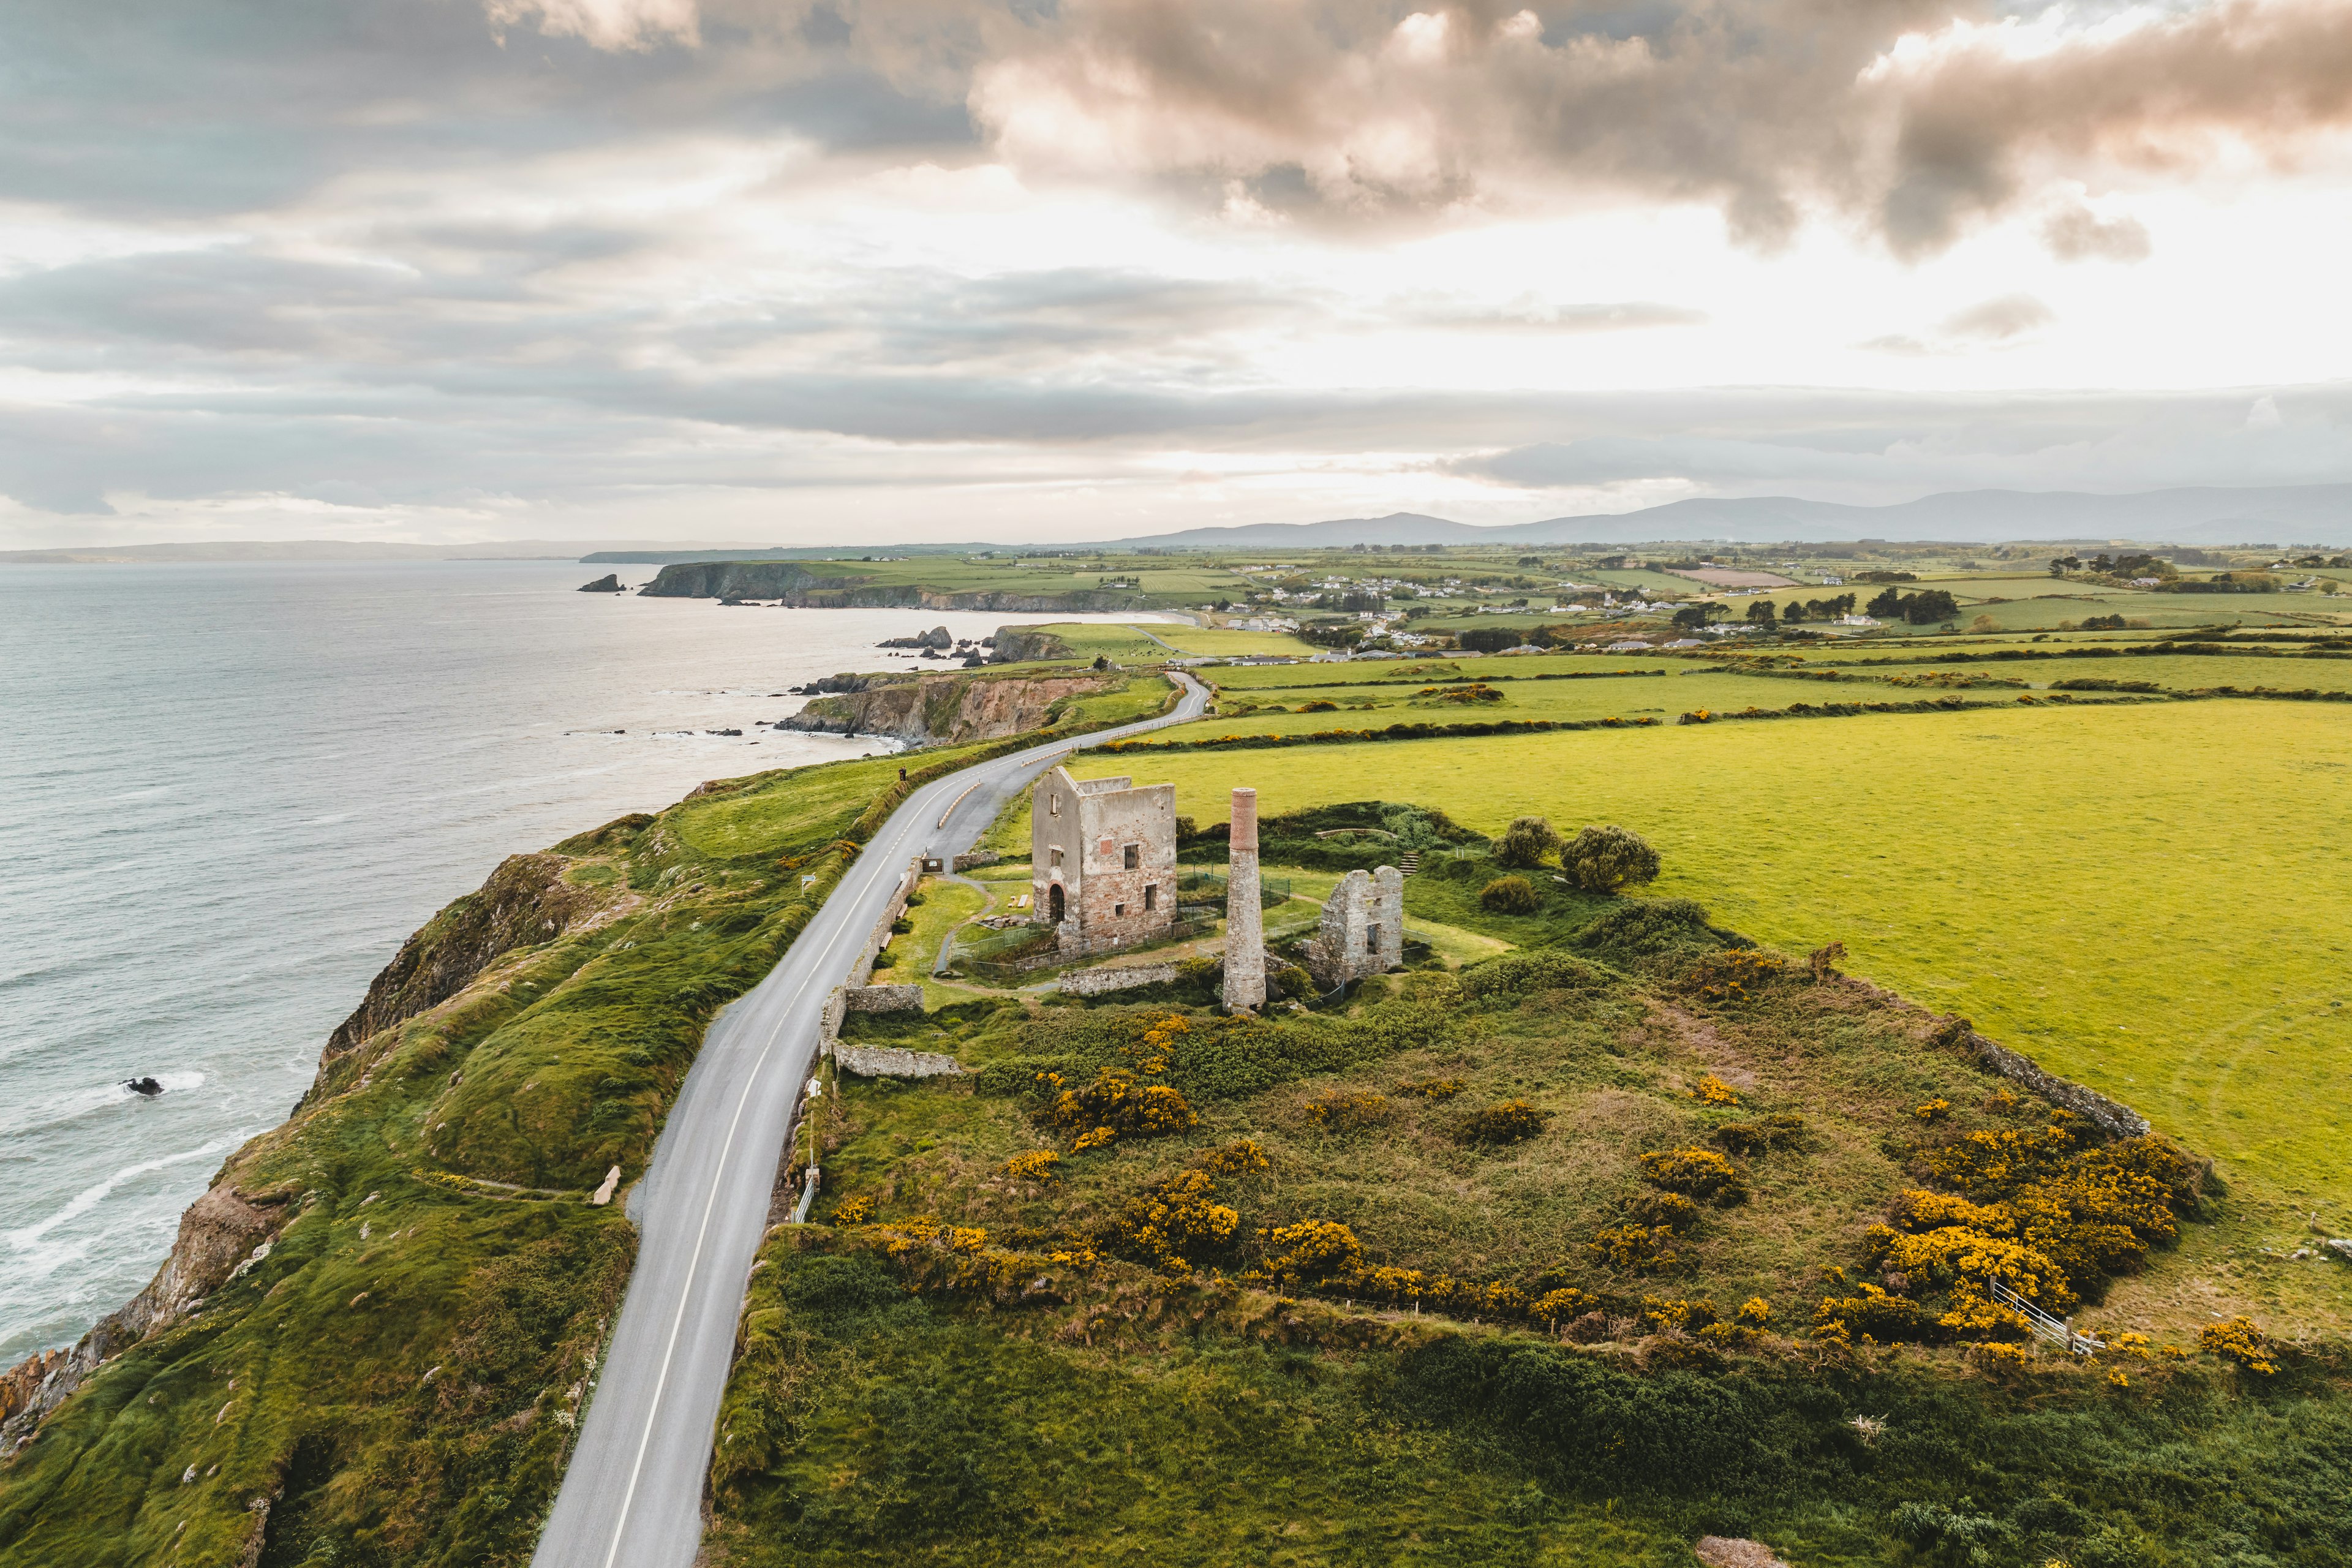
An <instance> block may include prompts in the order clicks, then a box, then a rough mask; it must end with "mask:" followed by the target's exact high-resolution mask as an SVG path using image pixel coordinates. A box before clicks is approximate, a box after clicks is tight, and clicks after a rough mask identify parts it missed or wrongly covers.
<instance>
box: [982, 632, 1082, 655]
mask: <svg viewBox="0 0 2352 1568" xmlns="http://www.w3.org/2000/svg"><path fill="white" fill-rule="evenodd" d="M995 642H996V652H995V656H994V657H995V660H996V662H997V663H999V664H1019V663H1021V662H1022V661H1023V660H1024V659H1032V658H1077V657H1078V656H1077V651H1076V649H1075V648H1073V647H1070V645H1069V644H1068V643H1066V642H1064V641H1063V640H1062V639H1061V638H1060V637H1056V636H1055V635H1054V634H1053V633H1052V632H1049V631H1047V630H1046V629H1045V627H1043V626H999V627H997V628H996V637H995Z"/></svg>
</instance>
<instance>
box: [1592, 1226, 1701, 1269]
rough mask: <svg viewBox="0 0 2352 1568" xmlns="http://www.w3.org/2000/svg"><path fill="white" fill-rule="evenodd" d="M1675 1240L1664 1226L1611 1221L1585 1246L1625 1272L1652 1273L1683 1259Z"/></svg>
mask: <svg viewBox="0 0 2352 1568" xmlns="http://www.w3.org/2000/svg"><path fill="white" fill-rule="evenodd" d="M1674 1240H1675V1233H1674V1232H1673V1231H1671V1230H1669V1229H1667V1228H1666V1227H1665V1226H1644V1225H1612V1226H1603V1227H1602V1228H1601V1229H1600V1230H1598V1231H1595V1232H1594V1233H1593V1236H1592V1240H1591V1242H1590V1243H1588V1244H1587V1246H1586V1247H1585V1250H1586V1251H1588V1252H1590V1253H1591V1254H1592V1256H1593V1257H1595V1258H1599V1259H1600V1260H1601V1262H1603V1263H1605V1264H1607V1265H1608V1266H1609V1267H1610V1268H1614V1269H1617V1270H1619V1271H1620V1272H1622V1273H1627V1274H1652V1273H1655V1272H1657V1271H1658V1270H1659V1269H1662V1268H1673V1267H1674V1266H1675V1264H1676V1263H1678V1262H1680V1261H1681V1259H1680V1258H1679V1257H1677V1255H1676V1254H1675V1252H1674V1250H1673V1247H1674Z"/></svg>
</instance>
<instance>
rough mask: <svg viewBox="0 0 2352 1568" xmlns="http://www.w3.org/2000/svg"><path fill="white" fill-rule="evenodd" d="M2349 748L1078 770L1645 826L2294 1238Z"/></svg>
mask: <svg viewBox="0 0 2352 1568" xmlns="http://www.w3.org/2000/svg"><path fill="white" fill-rule="evenodd" d="M1561 684H1563V685H1567V684H1571V683H1565V682H1563V683H1561ZM1693 684H1694V685H1696V681H1694V682H1693ZM1755 684H1759V685H1760V684H1764V683H1763V682H1756V683H1755ZM1786 684H1788V685H1790V686H1791V687H1798V685H1799V683H1794V682H1790V683H1786ZM1800 689H1801V688H1800ZM2347 758H2352V713H2347V712H2345V711H2343V710H2339V709H2335V708H2329V707H2321V706H2317V705H2314V706H2309V707H2306V706H2304V705H2301V704H2293V703H2273V702H2254V701H2230V700H2216V701H2210V702H2200V703H2194V704H2181V705H2177V706H2168V705H2158V706H2147V705H2133V706H2127V707H2114V708H2095V709H2076V710H2048V709H2041V710H2015V711H2009V710H2003V711H1999V712H1993V713H1981V712H1969V713H1964V714H1930V715H1916V716H1914V715H1902V716H1885V717H1877V716H1873V717H1863V718H1852V719H1839V720H1819V721H1773V722H1769V723H1760V724H1737V723H1729V724H1717V725H1703V726H1696V727H1689V728H1676V729H1667V730H1662V731H1631V732H1603V733H1591V732H1584V733H1578V734H1571V735H1561V736H1549V735H1538V736H1523V737H1507V738H1495V739H1486V740H1479V741H1473V742H1457V741H1430V742H1387V743H1381V744H1376V745H1366V746H1361V747H1358V746H1315V747H1301V748H1297V749H1285V750H1276V751H1269V752H1240V753H1224V752H1206V753H1198V754H1193V755H1182V754H1178V755H1171V756H1149V755H1138V756H1128V757H1121V758H1117V759H1110V758H1103V759H1095V758H1083V757H1082V758H1081V759H1080V762H1079V764H1078V766H1079V767H1080V768H1081V769H1082V770H1083V771H1085V772H1087V773H1091V774H1101V773H1111V772H1126V773H1134V774H1135V775H1136V776H1137V777H1138V778H1139V779H1140V780H1145V781H1156V780H1160V779H1172V780H1174V781H1175V783H1176V784H1177V786H1178V810H1179V811H1181V812H1184V813H1188V814H1191V815H1193V816H1198V817H1199V818H1200V819H1201V820H1202V821H1203V822H1210V821H1215V820H1221V819H1222V818H1223V815H1224V811H1225V798H1226V791H1227V790H1228V789H1229V788H1230V787H1231V786H1232V785H1234V784H1254V785H1255V786H1256V787H1257V789H1258V791H1259V799H1260V802H1261V809H1262V810H1263V811H1265V812H1267V813H1269V814H1272V813H1278V812H1282V811H1286V810H1291V809H1295V808H1297V807H1302V806H1306V805H1315V804H1318V803H1325V802H1333V801H1342V800H1353V799H1362V798H1366V797H1368V796H1378V797H1380V798H1386V799H1390V800H1404V801H1413V802H1418V803H1424V804H1428V805H1440V806H1443V807H1444V809H1445V810H1447V811H1448V812H1450V813H1452V814H1453V815H1454V816H1456V817H1457V818H1458V819H1460V820H1461V821H1463V822H1465V823H1466V824H1467V825H1469V826H1474V827H1477V828H1479V829H1481V830H1485V831H1490V832H1491V831H1493V830H1496V829H1497V828H1499V827H1501V826H1503V824H1504V823H1505V822H1507V820H1508V819H1509V818H1510V817H1512V816H1516V815H1518V814H1521V813H1525V812H1536V813H1541V814H1544V815H1548V816H1550V817H1551V818H1552V819H1553V820H1554V822H1555V823H1557V824H1559V825H1560V826H1563V827H1566V828H1570V829H1573V828H1574V827H1576V826H1581V825H1583V824H1585V823H1588V822H1615V823H1620V824H1622V825H1624V826H1630V827H1633V828H1634V829H1636V830H1637V831H1640V832H1641V833H1643V834H1644V835H1646V836H1647V837H1650V838H1651V839H1652V840H1653V841H1654V842H1655V843H1656V844H1657V845H1658V846H1659V847H1660V848H1661V850H1662V851H1663V852H1664V856H1665V862H1666V871H1665V875H1664V878H1663V879H1661V881H1660V883H1659V885H1658V888H1657V890H1658V891H1659V892H1662V893H1682V894H1688V895H1690V896H1694V897H1696V898H1699V899H1700V900H1703V901H1705V902H1706V904H1707V905H1708V906H1709V907H1710V908H1712V909H1713V910H1716V911H1717V913H1718V915H1719V916H1721V917H1722V918H1723V919H1725V920H1727V921H1729V922H1730V923H1731V924H1732V925H1734V926H1735V927H1737V928H1738V929H1740V930H1742V931H1746V932H1748V934H1750V935H1752V936H1754V937H1756V938H1757V939H1759V940H1760V941H1763V942H1769V943H1773V944H1776V945H1778V946H1780V947H1783V948H1786V949H1790V950H1792V951H1803V950H1806V949H1810V948H1811V947H1814V946H1817V945H1819V944H1821V943H1823V942H1830V941H1832V940H1840V941H1843V942H1845V944H1846V946H1847V948H1848V950H1849V951H1850V952H1851V953H1852V957H1851V959H1850V960H1849V967H1850V968H1851V970H1852V971H1853V973H1859V974H1863V975H1866V976H1868V977H1870V978H1872V979H1874V980H1876V981H1878V982H1879V983H1881V984H1885V985H1887V986H1888V987H1890V988H1892V989H1894V990H1896V991H1899V992H1902V993H1903V994H1906V995H1910V996H1912V997H1915V998H1916V999H1917V1000H1919V1001H1921V1002H1924V1003H1926V1004H1927V1005H1932V1006H1937V1007H1940V1008H1946V1009H1949V1010H1953V1011H1957V1012H1959V1013H1963V1014H1966V1015H1967V1016H1970V1017H1972V1018H1974V1019H1975V1020H1976V1021H1977V1023H1978V1024H1979V1026H1980V1027H1982V1028H1983V1029H1984V1030H1985V1031H1986V1032H1988V1033H1989V1034H1990V1035H1992V1036H1994V1037H1996V1038H1999V1039H2002V1040H2004V1041H2007V1042H2009V1043H2011V1044H2013V1045H2015V1046H2017V1047H2019V1048H2021V1049H2023V1050H2026V1051H2028V1052H2031V1053H2032V1054H2033V1055H2034V1056H2035V1057H2037V1058H2039V1059H2041V1060H2042V1062H2043V1063H2045V1064H2046V1065H2047V1066H2049V1067H2050V1068H2052V1069H2053V1070H2055V1071H2058V1072H2061V1073H2064V1074H2066V1075H2068V1076H2070V1077H2074V1078H2077V1079H2082V1080H2083V1081H2084V1082H2086V1083H2090V1084H2092V1085H2094V1086H2095V1087H2097V1088H2099V1089H2102V1090H2104V1091H2106V1092H2109V1093H2112V1094H2114V1095H2115V1096H2116V1097H2117V1098H2118V1099H2121V1100H2126V1101H2127V1102H2129V1103H2131V1104H2133V1105H2135V1106H2137V1108H2139V1109H2140V1110H2142V1111H2143V1112H2145V1113H2146V1114H2147V1115H2148V1116H2149V1117H2150V1118H2152V1119H2153V1120H2154V1121H2155V1122H2156V1123H2157V1125H2158V1127H2159V1128H2161V1129H2163V1130H2165V1131H2169V1132H2171V1133H2172V1134H2174V1135H2175V1136H2177V1137H2179V1138H2180V1139H2181V1140H2182V1141H2183V1142H2186V1143H2188V1144H2189V1146H2191V1147H2193V1148H2195V1149H2197V1150H2199V1151H2200V1152H2205V1153H2209V1154H2211V1155H2213V1156H2215V1157H2216V1158H2217V1159H2218V1160H2219V1161H2220V1163H2221V1169H2222V1171H2223V1173H2225V1174H2226V1176H2227V1177H2228V1179H2229V1180H2230V1181H2231V1183H2233V1184H2237V1185H2239V1186H2240V1187H2242V1189H2244V1190H2246V1191H2248V1192H2249V1193H2252V1194H2262V1195H2263V1196H2264V1197H2266V1198H2267V1199H2269V1200H2271V1201H2272V1203H2273V1206H2274V1207H2275V1208H2276V1210H2277V1215H2278V1217H2279V1218H2280V1219H2281V1221H2282V1223H2283V1222H2284V1216H2285V1215H2287V1214H2288V1213H2289V1211H2291V1210H2292V1209H2293V1207H2294V1205H2297V1204H2301V1205H2305V1207H2306V1208H2319V1209H2322V1210H2325V1211H2327V1213H2326V1215H2324V1218H2326V1220H2327V1221H2328V1222H2329V1223H2332V1224H2333V1225H2335V1226H2336V1230H2335V1232H2334V1234H2338V1235H2340V1234H2343V1233H2344V1232H2345V1231H2346V1230H2352V1163H2347V1161H2346V1160H2345V1159H2344V1157H2343V1150H2344V1148H2345V1147H2346V1145H2347V1139H2348V1138H2352V1116H2347V1097H2346V1095H2345V1093H2344V1090H2343V1087H2342V1086H2343V1084H2344V1082H2345V1079H2346V1074H2347V1071H2352V979H2347V957H2352V858H2347V856H2346V855H2345V853H2344V852H2343V849H2342V847H2341V846H2342V837H2343V812H2342V802H2343V800H2344V798H2345V791H2346V785H2347V783H2352V761H2347Z"/></svg>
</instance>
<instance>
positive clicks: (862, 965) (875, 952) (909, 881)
mask: <svg viewBox="0 0 2352 1568" xmlns="http://www.w3.org/2000/svg"><path fill="white" fill-rule="evenodd" d="M922 879H923V862H922V859H921V858H920V857H917V858H914V859H912V860H909V861H908V862H907V869H906V873H905V874H904V875H903V876H901V877H900V878H899V879H898V889H897V890H896V891H895V892H893V893H892V894H891V895H890V901H889V902H888V903H887V904H886V905H884V906H883V909H882V918H881V919H880V920H878V921H875V922H874V931H873V934H871V935H870V936H868V937H867V938H866V945H865V946H864V947H861V948H859V949H858V950H857V962H856V963H853V964H851V965H850V966H849V989H851V990H853V991H855V990H860V989H863V988H864V987H865V986H866V984H868V983H870V982H871V981H872V980H873V978H874V960H875V959H876V958H877V957H878V956H880V954H881V952H882V950H883V949H884V948H886V947H887V946H889V945H890V928H891V927H892V926H894V925H896V924H897V923H898V917H899V916H901V915H903V914H905V913H906V912H907V900H908V898H909V897H910V896H911V895H912V894H913V893H914V891H915V884H916V883H918V882H919V881H921V880H922Z"/></svg>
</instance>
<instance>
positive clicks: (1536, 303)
mask: <svg viewBox="0 0 2352 1568" xmlns="http://www.w3.org/2000/svg"><path fill="white" fill-rule="evenodd" d="M1388 319H1389V320H1391V321H1398V320H1402V321H1417V322H1421V323H1423V324H1425V325H1428V326H1433V327H1452V328H1474V329H1478V328H1483V329H1487V330H1491V331H1510V332H1528V331H1535V332H1623V331H1643V330H1645V329H1648V328H1652V327H1696V326H1702V325H1704V324H1705V323H1706V320H1707V315H1706V311H1704V310H1692V309H1690V308H1689V307H1688V306H1685V305H1664V304H1660V303H1658V302H1657V301H1655V300H1618V301H1615V302H1613V303H1607V304H1594V303H1574V304H1553V303H1549V302H1548V301H1544V300H1518V301H1516V302H1514V303H1513V304H1510V305H1507V306H1505V307H1503V308H1501V309H1495V308H1491V307H1485V306H1466V305H1456V304H1449V303H1439V302H1425V301H1419V300H1402V301H1399V302H1398V305H1397V307H1396V308H1395V309H1394V310H1391V312H1389V314H1388Z"/></svg>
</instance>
